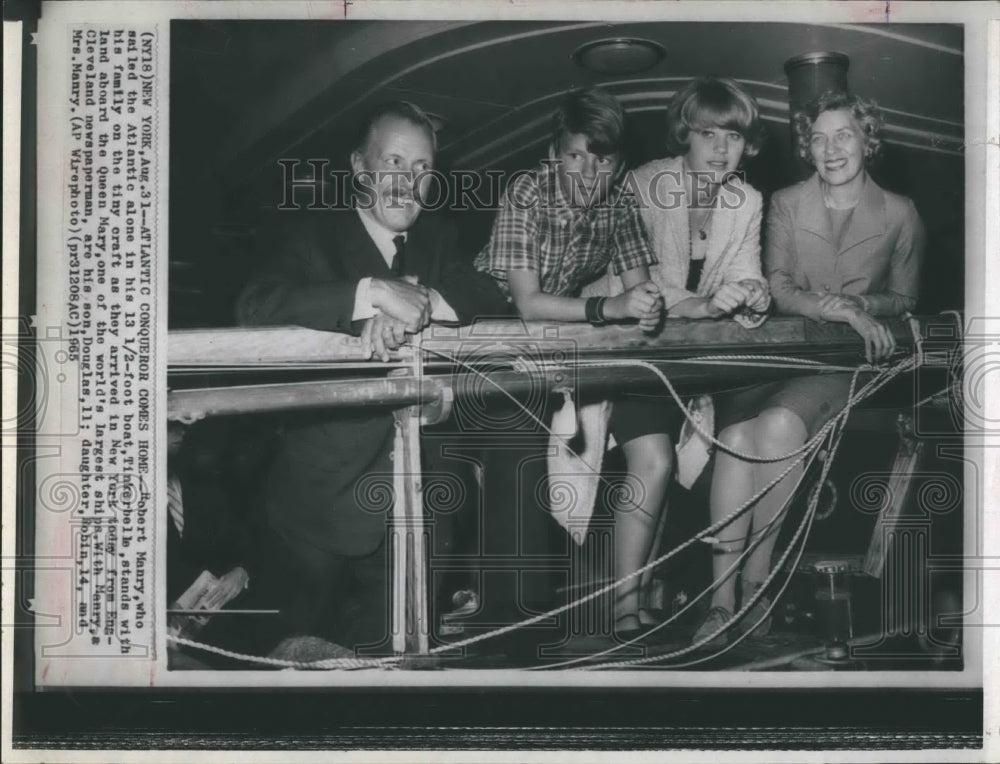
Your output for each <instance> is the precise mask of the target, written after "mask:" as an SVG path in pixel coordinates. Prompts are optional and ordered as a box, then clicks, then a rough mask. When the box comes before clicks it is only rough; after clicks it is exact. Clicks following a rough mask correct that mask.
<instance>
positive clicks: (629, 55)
mask: <svg viewBox="0 0 1000 764" xmlns="http://www.w3.org/2000/svg"><path fill="white" fill-rule="evenodd" d="M666 55H667V50H666V48H664V47H663V46H662V45H660V44H659V43H655V42H653V41H652V40H642V39H639V38H636V37H615V38H611V39H608V40H595V41H594V42H588V43H587V44H586V45H581V46H580V47H579V48H577V49H576V51H575V52H574V53H573V60H574V61H576V63H578V64H579V65H580V66H582V67H583V68H584V69H589V70H590V71H592V72H597V73H598V74H637V73H638V72H644V71H646V70H647V69H651V68H652V67H654V66H656V65H657V64H658V63H660V61H662V60H663V58H664V56H666Z"/></svg>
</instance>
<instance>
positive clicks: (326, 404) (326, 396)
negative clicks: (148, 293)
mask: <svg viewBox="0 0 1000 764" xmlns="http://www.w3.org/2000/svg"><path fill="white" fill-rule="evenodd" d="M834 360H835V359H834ZM611 363H613V361H612V362H611ZM655 365H656V367H657V368H659V369H661V370H662V371H663V372H664V374H666V376H667V378H668V379H670V381H671V382H672V383H673V384H675V385H677V386H678V387H679V388H680V389H681V390H690V389H692V388H694V387H696V386H700V387H704V386H705V385H708V384H710V383H711V382H712V381H713V380H714V381H715V382H718V381H719V379H720V378H728V379H734V378H736V376H737V375H738V378H739V380H740V382H741V383H743V382H745V381H754V380H767V379H778V378H781V377H787V376H789V375H798V374H802V373H803V372H802V369H800V368H797V367H787V366H782V365H780V364H771V365H765V366H754V365H751V366H743V365H740V364H738V363H737V364H733V365H718V364H713V365H702V364H699V363H697V362H695V361H691V360H686V359H672V360H660V361H657V362H656V364H655ZM488 379H489V381H488V382H487V381H485V380H479V379H476V378H475V375H474V373H473V372H467V371H460V372H456V373H454V374H452V373H444V374H437V375H431V374H427V373H425V374H423V375H421V376H420V377H419V378H414V377H387V378H379V379H371V378H362V379H333V380H320V381H315V382H291V383H286V384H268V385H235V386H228V387H211V388H196V389H188V390H170V391H169V392H168V393H167V417H168V418H169V419H171V420H174V421H181V422H193V421H196V420H198V419H201V418H202V417H205V416H222V415H230V414H242V413H249V412H262V411H292V410H301V409H308V408H357V407H361V406H388V407H393V408H397V407H400V406H410V405H420V404H426V403H432V402H434V401H437V400H439V398H440V396H441V395H442V394H443V392H444V390H445V388H446V387H448V386H454V387H453V390H452V394H453V395H454V396H455V397H461V396H463V395H465V394H475V395H485V396H499V395H504V394H506V395H512V396H525V395H528V396H532V397H533V398H537V396H539V395H540V394H542V393H543V392H551V391H552V390H553V389H556V388H564V387H567V386H569V387H572V388H573V389H575V390H577V391H578V392H595V393H602V392H614V391H616V390H619V391H620V390H621V389H623V388H631V389H637V390H640V389H641V390H657V391H660V392H662V394H663V395H669V393H667V391H666V389H665V388H664V386H663V383H662V382H661V381H660V379H659V378H658V377H657V376H655V375H654V374H653V373H652V372H651V371H650V370H649V369H646V368H641V367H637V366H635V365H631V364H627V363H622V365H619V366H610V365H609V366H585V365H578V366H577V365H569V366H556V365H549V366H542V365H529V366H527V367H526V368H523V369H518V370H515V369H511V370H506V371H493V370H490V371H489V374H488Z"/></svg>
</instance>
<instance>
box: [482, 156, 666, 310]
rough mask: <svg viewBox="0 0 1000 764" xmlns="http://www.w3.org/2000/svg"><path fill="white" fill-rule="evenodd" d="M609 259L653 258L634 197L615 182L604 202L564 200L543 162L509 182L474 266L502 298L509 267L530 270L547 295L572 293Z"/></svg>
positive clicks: (631, 263)
mask: <svg viewBox="0 0 1000 764" xmlns="http://www.w3.org/2000/svg"><path fill="white" fill-rule="evenodd" d="M619 197H620V203H617V204H616V203H615V202H616V201H618V199H619ZM609 262H610V263H611V265H612V267H613V269H614V272H615V274H621V273H622V272H623V271H627V270H631V269H633V268H638V267H639V266H642V265H647V266H648V265H655V264H656V262H657V260H656V256H655V255H654V254H653V251H652V248H651V247H650V246H649V243H648V241H647V239H646V232H645V230H644V229H643V227H642V222H641V221H640V219H639V212H638V210H637V209H636V205H635V199H634V198H633V197H632V196H631V195H625V194H619V193H618V190H617V189H614V190H612V192H611V194H610V199H609V200H608V201H606V202H605V203H604V204H599V205H594V206H592V207H576V208H574V207H571V206H570V205H569V204H568V203H567V201H566V198H565V196H564V195H563V192H562V188H561V187H560V185H559V178H558V176H557V174H556V168H555V166H554V165H552V164H551V163H549V164H545V165H543V166H542V167H541V169H539V170H537V171H534V172H531V173H525V174H523V175H520V176H519V177H518V178H517V179H516V180H514V182H513V183H511V184H510V185H508V187H507V193H506V194H505V196H504V200H503V205H502V206H501V208H500V212H499V214H498V215H497V218H496V221H495V222H494V224H493V234H492V235H491V236H490V241H489V243H488V244H487V245H486V247H485V248H484V249H483V251H482V252H480V253H479V255H478V256H477V257H476V262H475V265H476V268H478V269H479V270H481V271H486V272H487V273H489V274H490V275H491V276H493V278H495V279H496V280H497V282H498V283H499V285H500V288H501V289H502V290H503V291H504V293H505V294H506V295H507V297H508V299H509V298H510V291H509V288H508V286H507V272H508V271H516V270H528V271H536V272H537V273H538V281H539V286H540V288H541V290H542V291H543V292H545V293H546V294H552V295H560V296H568V297H576V296H577V295H579V293H580V289H582V288H583V287H584V286H585V285H586V284H588V283H589V282H591V281H593V280H594V279H596V278H597V277H599V276H601V275H602V274H604V272H605V271H606V269H607V266H608V263H609Z"/></svg>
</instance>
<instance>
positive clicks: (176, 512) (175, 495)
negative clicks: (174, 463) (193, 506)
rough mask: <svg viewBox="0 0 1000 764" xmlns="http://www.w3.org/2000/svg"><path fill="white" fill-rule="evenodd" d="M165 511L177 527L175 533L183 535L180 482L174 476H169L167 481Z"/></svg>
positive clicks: (182, 504) (182, 507) (182, 506)
mask: <svg viewBox="0 0 1000 764" xmlns="http://www.w3.org/2000/svg"><path fill="white" fill-rule="evenodd" d="M167 509H168V510H169V511H170V517H171V519H172V520H173V521H174V525H176V526H177V533H178V534H179V535H181V536H183V535H184V500H183V499H182V497H181V481H180V480H179V479H178V478H177V476H176V475H171V476H170V479H169V480H168V481H167Z"/></svg>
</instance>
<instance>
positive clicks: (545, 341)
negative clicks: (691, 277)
mask: <svg viewBox="0 0 1000 764" xmlns="http://www.w3.org/2000/svg"><path fill="white" fill-rule="evenodd" d="M922 322H923V323H922V326H923V327H924V332H925V334H926V331H927V329H926V325H927V324H928V323H933V324H934V325H941V324H948V323H954V318H952V317H950V316H947V317H945V316H936V317H930V318H925V319H922ZM889 325H890V328H891V329H892V332H893V334H894V336H895V337H896V340H897V342H898V343H899V344H900V346H901V347H903V348H909V347H912V345H913V337H912V333H911V330H910V328H909V325H908V324H907V323H906V322H905V321H903V320H901V319H897V320H893V321H890V322H889ZM559 343H566V344H567V345H568V346H569V347H571V348H572V349H573V353H574V354H575V355H577V356H578V357H583V356H590V355H592V354H597V355H606V354H608V353H614V354H616V355H623V354H625V355H628V354H638V355H642V356H646V355H647V354H654V355H655V354H666V355H677V354H678V353H687V354H691V353H692V352H697V353H730V352H743V353H764V354H773V353H774V352H776V351H779V349H780V352H783V353H789V354H795V353H797V352H809V351H810V349H815V348H816V347H817V346H826V347H843V348H845V350H847V349H849V350H853V351H855V354H856V355H860V351H861V350H862V349H863V344H862V342H861V338H860V337H859V336H858V335H857V333H855V332H854V330H853V329H851V328H850V327H849V326H846V325H844V324H831V323H826V324H824V323H817V322H814V321H810V320H808V319H805V318H799V317H781V318H772V319H770V320H769V321H768V322H767V323H765V324H764V325H763V326H760V327H758V328H756V329H745V328H743V327H742V326H740V325H739V324H737V323H735V322H734V321H730V320H720V321H694V320H686V319H670V320H666V321H665V322H664V325H663V327H662V329H661V331H660V332H659V333H658V334H656V335H652V336H651V335H646V334H643V333H642V332H641V331H640V330H639V328H638V327H637V326H635V325H628V326H626V325H621V326H604V327H594V326H590V325H588V324H572V323H556V322H549V321H527V322H526V321H520V320H517V319H511V320H504V321H480V322H476V323H474V324H472V325H471V326H465V327H460V328H459V327H447V326H437V325H435V326H431V327H428V328H427V329H426V330H425V331H424V332H423V333H422V335H421V344H422V345H423V346H424V347H425V348H426V349H427V352H426V353H425V358H426V360H429V361H434V360H436V359H438V356H436V355H435V353H434V352H433V351H439V352H446V353H448V354H449V355H451V354H455V353H456V352H459V353H464V354H466V355H468V354H471V353H474V352H476V350H477V348H478V349H483V348H488V347H490V346H497V345H498V344H504V345H507V346H509V347H518V346H525V345H531V346H533V347H545V346H553V345H557V344H559ZM167 357H168V363H169V364H170V366H173V367H178V366H184V367H197V366H205V367H212V366H238V365H247V366H253V365H261V364H280V363H296V362H298V363H321V362H328V361H329V362H338V361H340V362H343V361H353V362H357V361H361V360H363V357H362V355H361V343H360V340H359V339H358V338H356V337H349V336H347V335H342V334H335V333H333V332H319V331H315V330H312V329H303V328H301V327H292V326H286V327H262V328H235V329H196V330H184V331H174V332H170V334H169V337H168V356H167ZM408 357H409V351H408V349H407V348H404V349H403V350H402V351H401V352H399V353H396V354H394V358H396V359H401V358H402V359H405V358H408ZM372 363H373V366H377V365H378V362H372Z"/></svg>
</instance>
